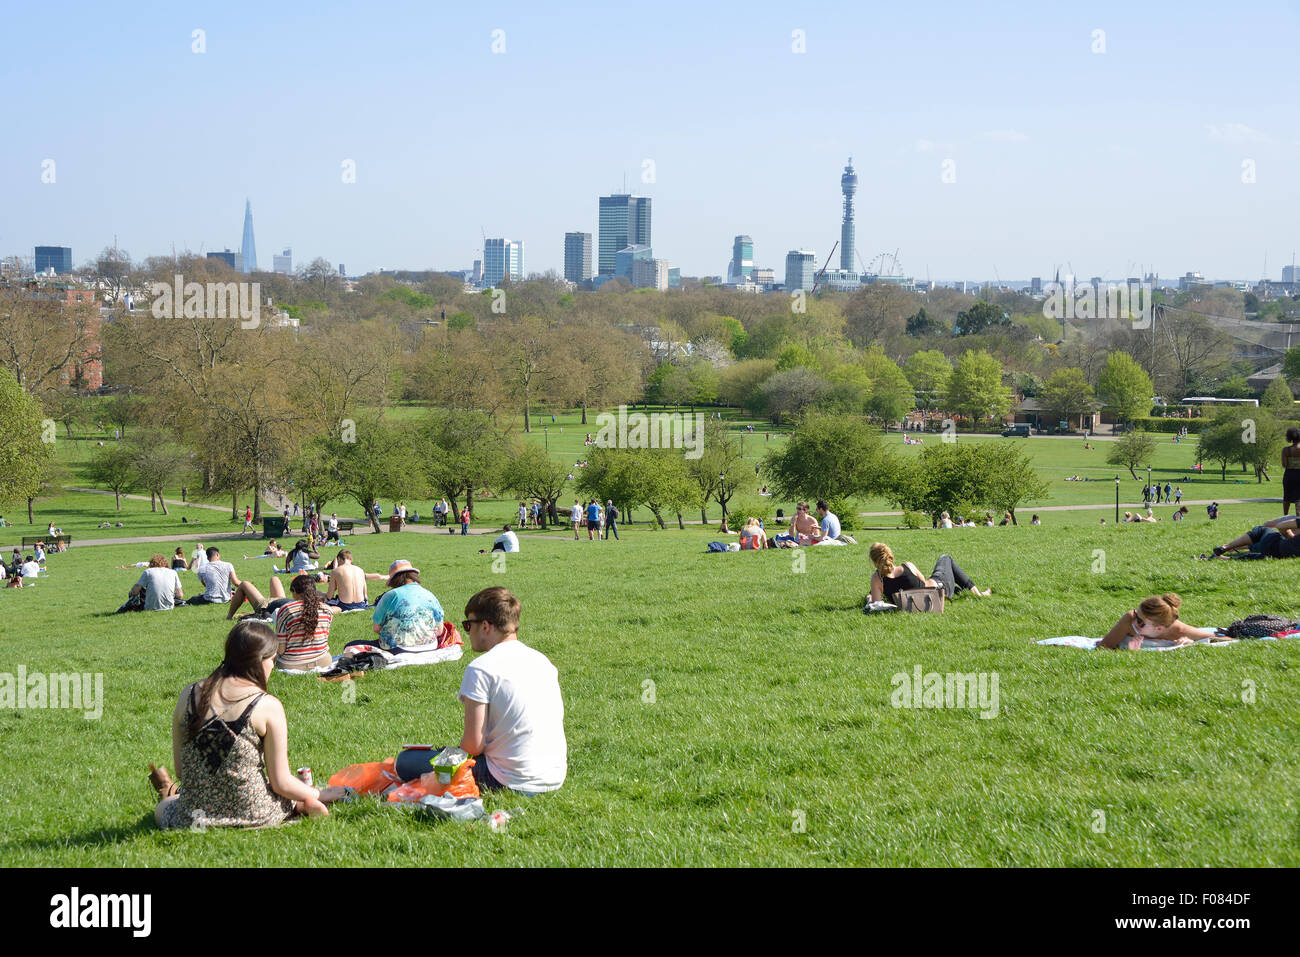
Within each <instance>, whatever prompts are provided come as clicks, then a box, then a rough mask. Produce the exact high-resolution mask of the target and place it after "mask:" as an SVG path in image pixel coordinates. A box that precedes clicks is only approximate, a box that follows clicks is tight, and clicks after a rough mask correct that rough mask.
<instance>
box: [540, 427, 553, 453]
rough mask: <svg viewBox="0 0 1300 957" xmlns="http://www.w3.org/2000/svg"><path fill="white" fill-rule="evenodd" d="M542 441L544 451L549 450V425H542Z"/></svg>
mask: <svg viewBox="0 0 1300 957" xmlns="http://www.w3.org/2000/svg"><path fill="white" fill-rule="evenodd" d="M542 442H543V444H544V445H545V447H546V451H547V452H549V451H551V430H550V427H549V426H543V427H542Z"/></svg>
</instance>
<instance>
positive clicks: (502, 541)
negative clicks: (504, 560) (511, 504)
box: [492, 525, 519, 552]
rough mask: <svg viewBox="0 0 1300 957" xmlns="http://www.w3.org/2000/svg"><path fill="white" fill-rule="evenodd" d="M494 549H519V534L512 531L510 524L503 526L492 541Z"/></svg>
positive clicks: (502, 550)
mask: <svg viewBox="0 0 1300 957" xmlns="http://www.w3.org/2000/svg"><path fill="white" fill-rule="evenodd" d="M492 551H494V552H517V551H519V536H518V535H516V534H515V533H514V532H513V531H511V529H510V526H509V525H502V526H501V534H500V535H498V536H497V537H496V540H495V541H493V542H492Z"/></svg>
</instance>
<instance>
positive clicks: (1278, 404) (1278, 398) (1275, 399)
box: [1259, 376, 1295, 419]
mask: <svg viewBox="0 0 1300 957" xmlns="http://www.w3.org/2000/svg"><path fill="white" fill-rule="evenodd" d="M1259 404H1260V405H1261V406H1262V407H1263V408H1265V409H1268V410H1269V411H1270V412H1272V413H1273V414H1274V415H1278V416H1281V417H1282V418H1284V419H1286V418H1290V417H1292V416H1294V415H1295V396H1293V395H1292V394H1291V387H1290V386H1289V385H1287V384H1286V379H1284V378H1283V377H1282V376H1278V377H1277V378H1276V379H1274V380H1273V381H1272V382H1270V383H1269V384H1268V388H1267V389H1265V390H1264V397H1263V398H1262V399H1260V400H1259Z"/></svg>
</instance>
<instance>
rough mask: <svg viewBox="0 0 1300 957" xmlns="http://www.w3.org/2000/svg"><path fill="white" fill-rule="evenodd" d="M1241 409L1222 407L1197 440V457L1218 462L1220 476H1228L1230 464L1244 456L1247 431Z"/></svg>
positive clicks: (1203, 460)
mask: <svg viewBox="0 0 1300 957" xmlns="http://www.w3.org/2000/svg"><path fill="white" fill-rule="evenodd" d="M1241 419H1242V411H1241V410H1240V409H1228V408H1221V409H1219V410H1218V411H1216V412H1215V414H1214V417H1213V418H1212V419H1211V420H1210V422H1209V423H1208V424H1207V425H1206V426H1205V428H1204V429H1202V430H1201V434H1200V435H1199V436H1198V437H1197V440H1196V457H1197V458H1198V459H1200V460H1201V461H1202V462H1217V463H1218V464H1219V476H1220V478H1222V479H1223V480H1225V481H1226V480H1227V478H1228V466H1229V465H1230V464H1231V463H1233V462H1237V461H1240V458H1241V456H1242V448H1241V446H1242V436H1243V432H1244V431H1245V430H1244V429H1243V427H1242V424H1241Z"/></svg>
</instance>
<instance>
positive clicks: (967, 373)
mask: <svg viewBox="0 0 1300 957" xmlns="http://www.w3.org/2000/svg"><path fill="white" fill-rule="evenodd" d="M947 406H948V409H949V410H951V411H953V412H957V413H960V414H962V415H968V416H970V417H971V418H972V419H974V420H975V421H977V422H978V421H979V420H981V419H995V418H999V417H1001V416H1003V415H1006V413H1007V410H1008V409H1010V408H1011V397H1010V396H1009V395H1008V394H1007V390H1006V389H1005V388H1003V385H1002V366H1001V364H1000V363H999V362H998V360H997V359H995V358H993V356H991V355H989V354H988V353H987V352H985V351H984V350H983V349H975V350H967V351H966V352H963V353H962V354H961V356H960V358H958V359H957V364H956V366H955V367H954V368H953V370H952V378H951V379H950V380H949V382H948V395H947Z"/></svg>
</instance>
